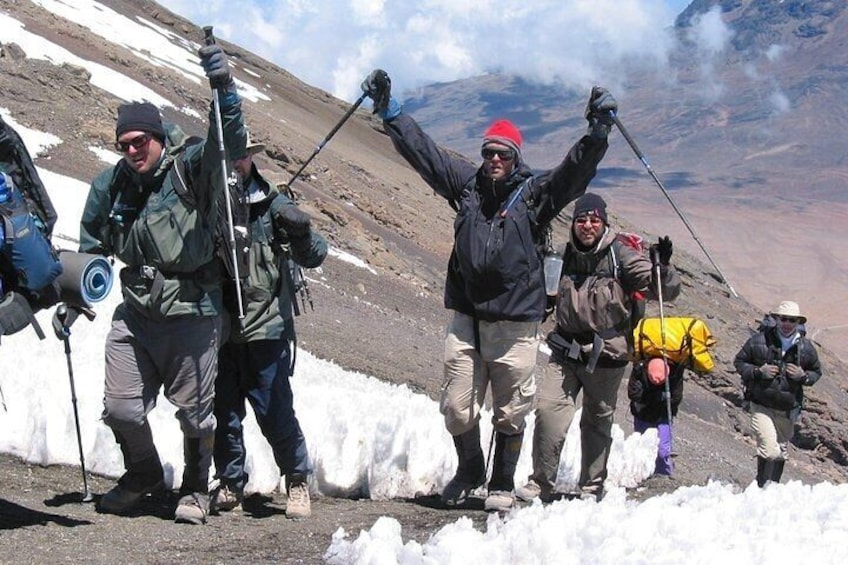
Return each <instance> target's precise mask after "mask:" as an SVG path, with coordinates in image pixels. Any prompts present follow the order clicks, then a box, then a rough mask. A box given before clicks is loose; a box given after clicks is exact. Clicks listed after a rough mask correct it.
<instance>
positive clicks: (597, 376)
mask: <svg viewBox="0 0 848 565" xmlns="http://www.w3.org/2000/svg"><path fill="white" fill-rule="evenodd" d="M630 370H631V365H630V364H627V365H625V366H623V367H613V368H609V367H596V368H595V371H594V372H593V373H591V374H589V373H587V372H586V367H585V366H584V365H582V364H581V363H576V362H571V361H565V362H564V363H559V362H558V361H549V362H548V364H547V365H546V366H545V369H544V371H543V373H542V375H541V376H540V379H539V390H538V392H537V395H536V399H537V407H536V427H535V429H534V432H533V474H532V475H531V476H530V479H532V480H533V481H535V482H536V483H537V484H538V485H539V486H540V487H541V488H542V490H543V492H548V493H550V492H553V489H554V486H555V485H556V477H557V470H558V469H559V460H560V455H561V453H562V447H563V445H564V444H565V436H566V434H567V433H568V428H569V426H570V425H571V420H572V419H573V418H574V413H575V412H576V407H575V402H576V399H577V393H579V392H580V391H581V390H582V391H583V403H582V407H583V413H582V416H581V418H580V449H581V460H580V482H579V486H580V487H581V488H582V489H584V490H587V491H595V490H597V489H599V488H600V487H601V486H602V485H603V482H604V480H605V479H606V477H607V461H608V460H609V454H610V446H611V445H612V424H613V417H614V416H615V406H616V403H617V401H618V389H619V386H620V385H621V381H622V379H624V378H626V377H628V376H629V374H630Z"/></svg>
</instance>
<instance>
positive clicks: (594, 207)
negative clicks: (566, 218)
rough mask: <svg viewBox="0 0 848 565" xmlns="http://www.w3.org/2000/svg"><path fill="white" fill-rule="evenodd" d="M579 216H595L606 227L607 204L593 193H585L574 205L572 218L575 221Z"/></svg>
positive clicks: (607, 223) (607, 222) (607, 221)
mask: <svg viewBox="0 0 848 565" xmlns="http://www.w3.org/2000/svg"><path fill="white" fill-rule="evenodd" d="M580 216H597V217H598V218H600V219H602V220H603V221H604V223H605V224H606V225H609V220H607V203H606V202H604V199H603V198H601V197H600V196H598V195H597V194H595V193H593V192H587V193H586V194H584V195H583V196H581V197H580V198H578V199H577V202H575V203H574V218H575V219H576V218H579V217H580Z"/></svg>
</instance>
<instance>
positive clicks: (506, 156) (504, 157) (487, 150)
mask: <svg viewBox="0 0 848 565" xmlns="http://www.w3.org/2000/svg"><path fill="white" fill-rule="evenodd" d="M480 154H481V155H483V159H486V160H487V161H490V160H492V159H494V158H495V155H497V156H498V158H500V160H501V161H512V160H513V159H515V151H513V150H512V149H492V148H491V147H484V148H483V150H482V151H481V152H480Z"/></svg>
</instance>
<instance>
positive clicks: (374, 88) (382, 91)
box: [360, 69, 392, 114]
mask: <svg viewBox="0 0 848 565" xmlns="http://www.w3.org/2000/svg"><path fill="white" fill-rule="evenodd" d="M360 88H362V92H364V93H365V94H366V95H368V97H369V98H370V99H371V100H372V101H373V102H374V113H375V114H380V113H385V112H386V110H387V109H388V107H389V99H390V98H391V97H392V79H390V78H389V74H388V73H387V72H386V71H384V70H383V69H374V70H373V71H371V74H370V75H368V76H367V77H365V80H363V81H362V84H361V85H360Z"/></svg>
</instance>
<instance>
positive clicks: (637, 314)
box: [609, 232, 647, 330]
mask: <svg viewBox="0 0 848 565" xmlns="http://www.w3.org/2000/svg"><path fill="white" fill-rule="evenodd" d="M623 245H626V246H627V247H631V248H633V249H635V250H637V251H638V252H639V253H645V251H646V248H645V239H644V238H643V237H642V236H640V235H636V234H635V233H628V232H619V233H618V234H617V235H616V236H615V241H613V243H612V245H611V246H610V253H609V257H610V261H612V273H613V276H615V278H616V279H618V280H619V281H621V265H620V264H619V261H618V249H620V248H621V246H623ZM646 302H647V300H646V298H645V293H644V292H642V291H641V290H634V291H632V292H631V293H630V327H631V330H632V329H633V328H635V327H636V324H638V323H639V321H640V320H641V319H642V318H644V317H645V305H646Z"/></svg>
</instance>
